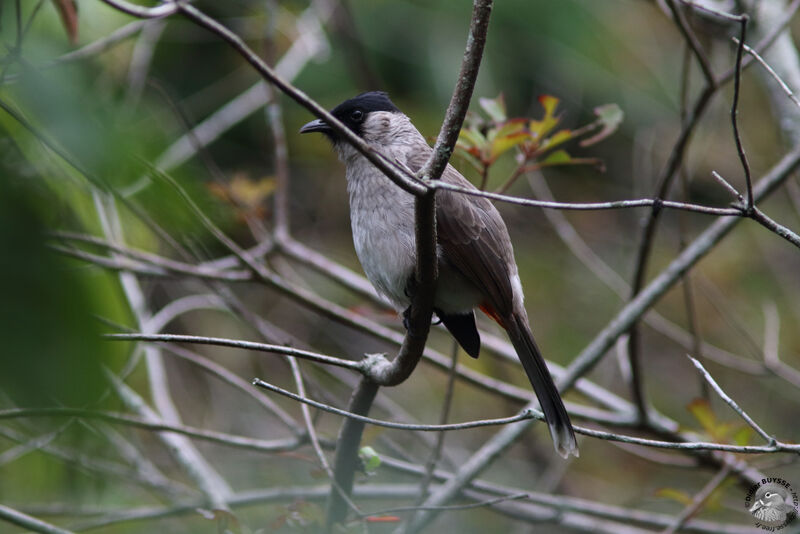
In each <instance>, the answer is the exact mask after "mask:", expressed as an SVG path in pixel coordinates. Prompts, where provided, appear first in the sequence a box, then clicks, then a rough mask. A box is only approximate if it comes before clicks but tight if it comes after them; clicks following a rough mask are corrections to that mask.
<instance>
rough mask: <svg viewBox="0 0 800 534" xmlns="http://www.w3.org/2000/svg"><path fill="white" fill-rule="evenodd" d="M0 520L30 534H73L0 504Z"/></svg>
mask: <svg viewBox="0 0 800 534" xmlns="http://www.w3.org/2000/svg"><path fill="white" fill-rule="evenodd" d="M0 520H2V521H5V522H8V523H11V524H12V525H17V526H18V527H22V528H24V529H26V530H28V531H30V532H40V533H41V534H74V533H73V531H71V530H67V529H64V528H61V527H57V526H55V525H52V524H50V523H47V522H45V521H42V520H41V519H36V518H35V517H31V516H29V515H28V514H23V513H22V512H20V511H19V510H15V509H14V508H10V507H8V506H5V505H3V504H0Z"/></svg>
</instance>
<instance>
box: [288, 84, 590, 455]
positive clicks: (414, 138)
mask: <svg viewBox="0 0 800 534" xmlns="http://www.w3.org/2000/svg"><path fill="white" fill-rule="evenodd" d="M331 114H332V115H333V116H334V117H336V118H337V119H339V120H340V121H341V122H343V123H344V124H345V125H346V126H347V127H348V128H350V129H351V130H352V131H353V132H354V133H355V134H356V135H358V136H359V137H361V138H362V139H363V140H364V141H365V142H366V143H367V144H368V145H370V146H372V147H374V148H375V150H377V151H378V152H381V153H383V154H384V155H385V156H387V157H389V158H390V159H393V160H395V161H397V162H398V163H400V164H401V165H405V166H406V167H408V168H409V169H410V170H411V171H413V172H418V171H419V170H420V169H421V168H422V166H423V165H424V164H425V162H426V161H427V160H428V158H429V157H430V155H431V152H432V149H431V147H430V146H429V145H428V143H427V142H426V141H425V138H424V137H423V136H422V134H421V133H419V131H418V130H417V129H416V128H415V127H414V125H413V124H411V121H410V120H409V118H408V117H407V116H405V115H404V114H403V113H401V112H400V110H399V109H397V107H396V106H395V105H394V104H393V103H392V101H391V100H390V99H389V97H388V96H387V95H386V93H383V92H377V91H373V92H369V93H363V94H361V95H358V96H357V97H355V98H351V99H350V100H347V101H345V102H342V103H341V104H339V105H338V106H336V107H335V108H334V109H333V110H332V111H331ZM309 132H320V133H323V134H325V136H326V137H328V139H330V140H331V142H332V143H333V146H334V149H335V150H336V152H337V153H338V155H339V159H340V160H342V162H343V163H344V164H345V166H346V176H347V191H348V193H349V195H350V222H351V226H352V230H353V242H354V244H355V249H356V253H357V254H358V258H359V260H361V265H362V266H363V268H364V271H365V272H366V274H367V278H369V280H370V282H372V285H374V286H375V288H376V289H377V291H378V292H379V293H380V294H381V295H382V296H384V297H385V298H386V299H387V300H388V301H389V302H390V303H391V304H392V305H393V306H394V307H395V308H396V309H397V310H398V311H401V312H403V311H405V310H407V309H408V307H409V306H410V304H411V292H412V291H413V288H414V283H413V282H414V275H415V265H416V246H415V238H414V197H413V195H412V194H411V193H408V192H406V191H404V190H403V189H401V188H400V187H399V186H397V185H396V184H394V183H393V182H392V181H391V180H390V179H389V178H388V177H386V176H385V175H384V174H383V172H381V171H380V170H379V169H378V168H377V167H375V166H374V165H373V164H372V163H370V162H369V161H368V160H367V159H366V158H365V157H364V156H363V155H361V153H360V152H358V151H357V150H356V149H354V148H353V147H352V146H351V145H350V144H349V143H347V142H346V141H344V140H343V139H342V138H341V137H340V136H338V135H337V134H336V132H335V131H334V130H333V129H332V128H331V127H330V126H329V125H328V124H326V123H325V121H323V120H320V119H317V120H314V121H311V122H309V123H308V124H306V125H305V126H303V127H302V128H301V129H300V133H309ZM441 180H443V181H445V182H447V183H450V184H454V185H457V186H459V187H462V188H467V189H475V187H474V186H473V185H472V184H471V183H470V182H469V181H468V180H467V179H466V178H464V177H463V176H461V174H459V172H458V171H457V170H455V168H453V167H452V166H450V165H448V166H447V168H446V169H445V171H444V173H443V174H442V177H441ZM436 221H437V239H438V243H437V256H438V260H439V266H438V267H439V278H438V281H437V286H436V296H435V298H434V312H435V313H436V315H437V316H438V317H439V319H441V321H442V323H443V324H444V326H445V327H446V328H447V330H448V331H449V332H450V333H451V334H452V335H453V337H454V338H455V339H456V340H457V341H458V343H459V344H460V345H461V346H462V347H463V348H464V350H465V351H466V352H467V354H469V355H470V356H472V357H473V358H477V357H478V352H479V351H480V336H479V334H478V329H477V327H476V325H475V314H474V312H473V309H474V308H476V307H477V308H479V309H480V310H482V311H483V312H484V313H486V314H487V315H488V316H489V317H491V318H492V319H494V320H495V321H497V323H498V324H499V325H500V326H502V327H503V328H504V329H505V330H506V332H507V333H508V337H509V339H510V340H511V343H512V345H513V346H514V349H515V350H516V351H517V355H518V356H519V359H520V362H522V366H523V368H524V369H525V372H526V373H527V375H528V379H530V382H531V384H532V385H533V389H534V391H535V392H536V396H537V397H538V399H539V404H540V405H541V407H542V411H543V412H544V415H545V418H546V420H547V423H548V426H549V428H550V435H551V436H552V438H553V444H554V445H555V448H556V451H557V452H558V453H559V454H560V455H561V456H563V457H565V458H566V457H567V456H569V455H570V454H574V455H575V456H577V455H578V445H577V443H576V441H575V434H574V433H573V430H572V424H571V423H570V420H569V416H568V415H567V411H566V409H565V408H564V403H563V402H562V401H561V396H560V395H559V394H558V390H557V389H556V386H555V384H554V383H553V379H552V377H551V376H550V372H549V371H548V370H547V366H546V365H545V362H544V358H542V355H541V353H540V352H539V348H538V347H537V346H536V342H535V341H534V340H533V334H532V333H531V330H530V327H529V326H528V314H527V313H526V311H525V307H524V306H523V303H522V301H523V294H522V284H521V283H520V279H519V274H518V272H517V264H516V262H515V261H514V251H513V249H512V247H511V239H510V238H509V236H508V230H507V229H506V225H505V223H504V222H503V219H502V218H501V217H500V213H498V211H497V209H495V207H494V205H492V203H491V202H489V200H487V199H486V198H483V197H477V196H472V195H466V194H463V193H457V192H453V191H446V190H440V191H437V193H436Z"/></svg>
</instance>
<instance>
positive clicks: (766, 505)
mask: <svg viewBox="0 0 800 534" xmlns="http://www.w3.org/2000/svg"><path fill="white" fill-rule="evenodd" d="M773 486H774V487H773ZM784 493H785V490H783V489H782V488H780V487H779V486H777V485H775V484H767V485H766V486H762V487H761V488H759V491H758V493H757V494H756V498H757V500H756V502H755V503H754V504H753V506H751V507H750V513H751V514H753V517H755V518H756V519H758V520H759V521H763V522H764V523H766V524H768V525H772V526H779V525H785V524H786V523H787V519H789V518H790V517H792V518H793V517H794V515H795V514H796V511H795V509H794V507H793V506H792V505H790V504H787V503H786V495H784Z"/></svg>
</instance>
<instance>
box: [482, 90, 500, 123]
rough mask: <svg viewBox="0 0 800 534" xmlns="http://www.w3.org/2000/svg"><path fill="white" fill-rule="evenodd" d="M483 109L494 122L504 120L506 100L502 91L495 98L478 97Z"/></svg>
mask: <svg viewBox="0 0 800 534" xmlns="http://www.w3.org/2000/svg"><path fill="white" fill-rule="evenodd" d="M478 102H479V103H480V105H481V107H482V108H483V111H485V112H486V114H487V115H489V118H491V119H492V120H493V121H495V122H503V121H505V120H506V100H505V98H503V93H500V94H499V95H497V98H480V99H478Z"/></svg>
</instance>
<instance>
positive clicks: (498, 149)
mask: <svg viewBox="0 0 800 534" xmlns="http://www.w3.org/2000/svg"><path fill="white" fill-rule="evenodd" d="M530 138H531V136H530V134H529V133H527V132H517V133H515V134H510V135H506V136H503V137H499V138H497V139H495V140H494V141H493V142H492V145H491V147H490V148H489V160H490V161H495V160H496V159H497V158H498V157H500V156H501V155H502V154H504V153H505V152H508V151H509V150H511V149H512V148H514V147H515V146H517V145H519V144H520V143H524V142H525V141H528V140H530Z"/></svg>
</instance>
